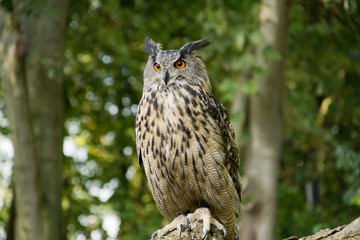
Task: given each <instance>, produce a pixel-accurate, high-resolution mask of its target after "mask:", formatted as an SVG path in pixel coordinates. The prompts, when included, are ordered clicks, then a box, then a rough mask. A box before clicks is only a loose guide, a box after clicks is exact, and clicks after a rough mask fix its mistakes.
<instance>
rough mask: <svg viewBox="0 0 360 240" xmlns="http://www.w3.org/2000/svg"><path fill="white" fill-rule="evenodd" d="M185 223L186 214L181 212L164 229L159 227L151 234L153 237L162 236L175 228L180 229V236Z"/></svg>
mask: <svg viewBox="0 0 360 240" xmlns="http://www.w3.org/2000/svg"><path fill="white" fill-rule="evenodd" d="M184 223H185V215H183V214H181V215H179V216H177V217H176V218H175V219H174V220H172V222H171V223H169V224H167V225H166V226H165V227H163V228H162V229H158V230H156V231H155V232H153V234H152V235H151V239H152V240H153V239H155V237H162V236H165V235H166V234H168V233H169V232H172V231H174V230H178V231H179V236H181V232H182V230H183V225H184Z"/></svg>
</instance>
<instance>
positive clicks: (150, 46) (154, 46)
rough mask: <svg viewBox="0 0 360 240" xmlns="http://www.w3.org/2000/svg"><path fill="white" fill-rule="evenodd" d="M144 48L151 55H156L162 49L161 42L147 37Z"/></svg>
mask: <svg viewBox="0 0 360 240" xmlns="http://www.w3.org/2000/svg"><path fill="white" fill-rule="evenodd" d="M144 50H145V52H146V53H147V54H149V55H150V56H155V55H156V53H157V52H158V51H159V50H161V45H160V43H156V42H154V41H153V40H152V39H151V38H149V37H146V38H145V48H144Z"/></svg>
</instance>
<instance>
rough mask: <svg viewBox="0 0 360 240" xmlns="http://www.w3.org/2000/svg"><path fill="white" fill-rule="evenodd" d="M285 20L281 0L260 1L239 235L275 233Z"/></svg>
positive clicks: (270, 235)
mask: <svg viewBox="0 0 360 240" xmlns="http://www.w3.org/2000/svg"><path fill="white" fill-rule="evenodd" d="M286 20H287V19H286V6H285V1H284V0H263V1H262V9H261V12H260V31H261V33H262V35H263V37H264V41H263V43H262V44H260V45H259V46H258V49H257V51H256V52H257V53H256V58H257V63H256V64H257V68H259V69H263V70H264V72H266V74H263V75H262V76H260V77H258V78H257V79H256V81H257V87H258V93H257V94H256V95H254V96H252V97H251V98H250V116H249V124H250V135H251V141H250V144H249V146H248V149H247V153H246V160H245V176H244V185H245V189H244V197H243V199H244V200H243V204H244V210H243V213H242V217H241V230H240V237H241V239H242V240H250V239H251V240H260V239H267V240H271V239H273V238H274V232H275V217H276V199H277V172H278V162H279V158H280V152H281V141H282V105H283V104H282V94H283V87H284V55H285V54H284V52H285V39H286V24H285V23H286ZM274 50H275V51H274ZM277 53H278V54H280V56H281V57H279V56H277Z"/></svg>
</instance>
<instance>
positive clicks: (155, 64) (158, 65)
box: [154, 63, 160, 71]
mask: <svg viewBox="0 0 360 240" xmlns="http://www.w3.org/2000/svg"><path fill="white" fill-rule="evenodd" d="M154 70H155V71H159V70H160V64H158V63H154Z"/></svg>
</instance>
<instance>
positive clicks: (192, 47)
mask: <svg viewBox="0 0 360 240" xmlns="http://www.w3.org/2000/svg"><path fill="white" fill-rule="evenodd" d="M210 43H211V42H210V41H209V40H208V39H203V40H199V41H195V42H189V43H187V44H185V45H184V46H183V47H182V48H181V49H180V54H181V55H184V54H191V53H192V52H194V51H196V50H199V49H200V48H203V47H206V46H208V45H210Z"/></svg>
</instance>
